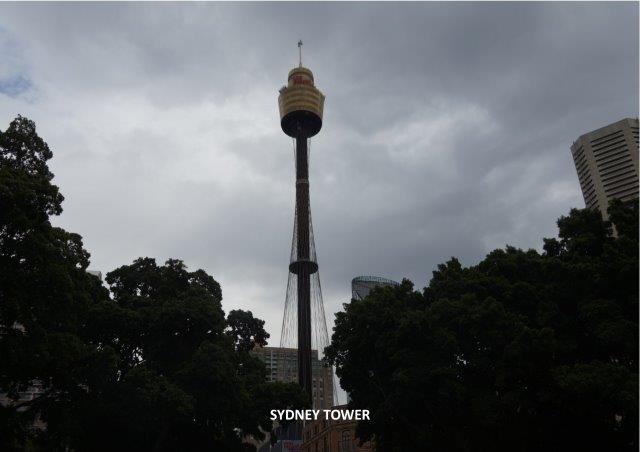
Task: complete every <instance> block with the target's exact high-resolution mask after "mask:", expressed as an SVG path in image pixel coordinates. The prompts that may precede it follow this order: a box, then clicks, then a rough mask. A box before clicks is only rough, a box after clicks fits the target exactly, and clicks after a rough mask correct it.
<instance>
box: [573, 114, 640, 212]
mask: <svg viewBox="0 0 640 452" xmlns="http://www.w3.org/2000/svg"><path fill="white" fill-rule="evenodd" d="M571 154H572V155H573V161H574V163H575V165H576V171H577V172H578V179H579V181H580V188H581V189H582V196H583V197H584V203H585V204H586V206H587V207H590V208H597V209H598V210H600V212H601V213H602V216H603V218H605V219H608V215H607V207H608V206H609V201H610V200H612V199H620V200H622V201H632V200H634V199H638V174H639V173H640V171H638V118H635V119H633V118H625V119H623V120H621V121H618V122H614V123H613V124H609V125H608V126H605V127H602V128H600V129H597V130H594V131H593V132H589V133H585V134H584V135H582V136H580V137H579V138H578V139H577V140H576V141H575V142H574V143H573V145H572V146H571Z"/></svg>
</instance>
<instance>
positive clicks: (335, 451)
mask: <svg viewBox="0 0 640 452" xmlns="http://www.w3.org/2000/svg"><path fill="white" fill-rule="evenodd" d="M333 409H334V410H340V409H342V410H345V409H347V405H340V406H336V407H334V408H333ZM356 425H357V421H353V420H352V421H344V420H337V421H336V420H332V419H328V420H324V419H319V420H317V421H312V422H307V423H305V425H304V428H303V430H302V438H303V443H302V452H369V451H373V450H374V447H373V444H371V442H366V443H364V444H362V445H360V444H359V442H360V441H359V440H358V439H356Z"/></svg>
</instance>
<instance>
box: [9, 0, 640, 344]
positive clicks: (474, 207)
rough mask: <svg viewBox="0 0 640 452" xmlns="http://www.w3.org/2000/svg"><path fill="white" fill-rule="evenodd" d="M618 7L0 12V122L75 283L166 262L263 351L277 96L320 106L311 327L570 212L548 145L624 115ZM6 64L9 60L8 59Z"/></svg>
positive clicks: (272, 241) (559, 162) (270, 293)
mask: <svg viewBox="0 0 640 452" xmlns="http://www.w3.org/2000/svg"><path fill="white" fill-rule="evenodd" d="M637 16H638V5H637V4H634V3H606V4H599V3H400V4H390V3H289V2H287V3H255V4H254V3H239V4H226V3H215V4H211V3H197V4H196V3H189V4H173V3H162V4H153V3H134V4H84V3H80V4H79V3H71V4H55V3H54V4H52V3H47V4H32V3H29V4H7V3H5V4H2V5H0V56H2V57H3V58H0V76H3V77H4V76H5V74H10V75H11V77H16V76H19V77H24V79H25V80H30V82H31V86H30V87H29V88H28V89H27V90H26V91H25V92H22V93H17V94H16V95H15V96H13V97H10V96H7V95H6V93H5V94H3V93H1V92H0V123H3V124H5V126H6V124H7V123H8V122H9V121H10V120H11V118H12V117H13V116H14V115H15V114H17V113H21V114H23V115H26V116H28V117H31V118H32V119H34V120H35V121H36V123H37V125H38V130H39V132H40V133H41V135H42V136H43V137H44V138H45V139H46V140H47V141H48V142H49V144H50V146H51V148H52V149H53V151H54V159H53V160H52V162H51V166H52V168H53V170H54V172H55V174H56V179H55V182H56V183H57V184H58V185H59V186H60V187H61V190H62V192H63V193H64V194H65V196H66V197H67V199H66V201H65V204H64V208H65V212H64V214H63V215H62V217H61V218H60V219H59V220H58V221H57V222H58V223H59V224H61V225H63V226H64V227H66V228H68V229H70V230H73V231H77V232H79V233H80V234H81V235H83V237H84V239H85V244H86V247H87V248H88V250H89V251H90V252H91V253H92V266H93V267H95V268H97V269H100V270H102V271H103V272H106V271H109V270H111V269H113V268H115V267H116V266H119V265H122V264H125V263H128V262H130V261H131V260H132V259H134V258H135V257H138V256H141V255H149V256H153V257H157V258H158V259H159V260H163V259H166V258H168V257H179V258H183V259H184V260H185V262H186V263H187V265H189V266H190V267H191V268H199V267H202V268H204V269H205V270H207V271H208V272H210V273H211V274H213V275H214V277H216V278H217V279H218V280H219V281H220V282H221V283H222V288H223V294H224V296H225V299H224V301H223V304H224V307H225V309H227V310H229V309H234V308H238V307H244V308H248V309H251V310H252V311H253V312H254V313H255V314H257V315H258V316H260V317H262V318H265V319H266V320H267V328H268V330H269V331H270V333H271V334H272V339H273V342H275V343H277V341H278V339H279V334H280V331H279V328H280V322H281V316H282V308H283V305H284V293H285V286H286V276H287V272H286V270H287V263H288V259H289V247H290V244H291V242H290V240H291V232H292V226H293V208H294V203H293V196H294V185H293V178H294V168H293V159H292V147H291V141H290V139H288V138H287V137H285V136H284V135H283V134H282V133H281V132H280V130H279V124H278V116H277V90H278V88H279V87H280V86H282V85H283V84H284V83H285V79H286V74H287V72H288V70H289V69H290V68H291V67H293V66H294V65H295V64H296V62H297V48H296V47H295V43H296V42H297V40H298V39H299V38H302V39H303V40H304V41H305V46H304V56H303V58H304V62H305V64H306V65H308V66H309V67H310V68H311V69H312V70H313V71H314V73H315V76H316V82H317V85H318V87H319V88H320V89H321V90H322V91H323V92H324V93H325V94H326V95H327V101H326V108H325V123H324V128H323V131H322V132H321V133H320V134H319V135H318V136H317V137H316V138H314V139H313V141H312V151H311V152H312V157H311V175H310V179H311V205H312V211H313V220H314V231H315V233H316V245H317V249H318V256H319V260H320V271H321V279H322V285H323V292H324V295H325V306H326V312H327V315H328V319H327V321H328V323H329V324H330V325H331V324H332V322H333V313H334V312H336V310H338V309H340V307H341V303H343V302H346V301H348V299H349V295H350V292H349V283H350V280H351V278H352V277H353V276H356V275H358V274H367V273H372V274H379V275H381V276H388V277H392V278H395V279H401V278H402V277H409V278H411V279H412V280H413V281H414V282H415V283H416V285H417V286H418V287H422V286H423V285H425V284H426V283H427V282H428V279H429V278H430V275H431V271H432V270H433V269H434V268H435V266H436V265H437V264H438V263H440V262H443V261H444V260H446V259H448V258H449V257H450V256H458V257H460V258H461V259H462V261H463V262H464V263H465V264H473V263H475V262H477V261H478V260H480V259H481V258H482V257H483V256H484V255H485V254H486V253H487V252H488V251H490V250H491V249H493V248H494V247H498V246H503V245H504V244H506V243H509V244H511V245H514V246H520V247H524V248H528V247H537V248H539V247H540V245H541V238H542V237H543V236H551V235H553V234H555V220H556V218H557V217H558V216H560V215H562V214H565V213H566V212H567V211H568V210H569V208H571V207H574V206H578V207H581V206H582V205H583V202H582V198H581V195H580V191H579V186H578V181H577V177H576V175H575V171H574V168H573V165H572V162H571V158H570V154H569V146H570V144H571V142H572V141H573V140H574V139H575V138H577V136H579V135H580V134H582V133H584V132H586V131H589V130H592V129H594V128H597V127H599V126H602V125H604V124H607V123H609V122H613V121H615V120H618V119H620V118H622V117H625V116H637V115H638V106H637V99H638V24H637ZM9 56H10V57H11V58H9Z"/></svg>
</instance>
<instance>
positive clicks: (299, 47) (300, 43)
mask: <svg viewBox="0 0 640 452" xmlns="http://www.w3.org/2000/svg"><path fill="white" fill-rule="evenodd" d="M298 56H299V57H300V64H299V66H298V67H302V39H300V40H299V41H298Z"/></svg>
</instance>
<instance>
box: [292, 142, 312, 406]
mask: <svg viewBox="0 0 640 452" xmlns="http://www.w3.org/2000/svg"><path fill="white" fill-rule="evenodd" d="M296 223H297V224H296V228H297V233H298V237H297V238H298V240H297V249H296V256H297V261H296V262H294V265H295V267H296V268H297V271H298V278H297V284H298V287H297V291H298V383H299V384H300V386H301V387H302V389H303V390H304V392H305V393H307V394H308V395H309V397H310V398H311V396H312V390H311V379H312V375H311V372H312V369H311V278H310V277H311V273H313V272H314V268H313V266H312V263H311V262H310V260H309V231H310V229H311V227H310V219H309V154H308V149H307V137H306V136H303V135H302V134H299V135H298V136H297V137H296ZM315 268H317V266H316V267H315Z"/></svg>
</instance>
